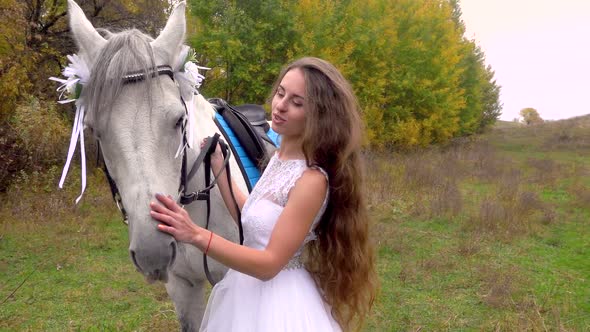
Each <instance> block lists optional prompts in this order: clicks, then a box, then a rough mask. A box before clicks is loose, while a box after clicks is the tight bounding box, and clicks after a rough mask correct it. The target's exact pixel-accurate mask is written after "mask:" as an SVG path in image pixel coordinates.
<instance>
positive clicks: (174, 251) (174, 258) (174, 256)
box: [168, 241, 176, 267]
mask: <svg viewBox="0 0 590 332" xmlns="http://www.w3.org/2000/svg"><path fill="white" fill-rule="evenodd" d="M170 247H172V257H171V258H170V263H168V267H172V264H174V260H176V242H175V241H172V242H171V243H170Z"/></svg>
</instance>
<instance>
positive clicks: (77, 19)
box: [68, 0, 187, 281]
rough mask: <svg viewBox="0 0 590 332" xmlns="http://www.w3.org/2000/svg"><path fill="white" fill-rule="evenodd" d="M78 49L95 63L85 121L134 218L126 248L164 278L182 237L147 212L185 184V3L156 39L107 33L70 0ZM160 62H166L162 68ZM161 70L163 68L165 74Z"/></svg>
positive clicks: (142, 267)
mask: <svg viewBox="0 0 590 332" xmlns="http://www.w3.org/2000/svg"><path fill="white" fill-rule="evenodd" d="M68 11H69V17H70V27H71V30H72V33H73V36H74V39H75V41H76V44H77V46H78V48H79V53H78V54H79V55H80V57H81V58H82V59H84V61H85V62H86V64H87V66H88V68H90V78H89V80H88V82H87V83H86V84H85V85H84V89H83V90H82V95H81V98H83V100H84V102H85V105H86V110H87V111H86V116H85V118H84V125H85V126H86V128H88V129H90V130H91V132H92V134H93V136H94V137H95V138H96V140H97V141H98V142H99V143H100V147H101V149H102V154H103V157H104V161H105V165H106V167H107V169H108V172H109V174H110V176H111V177H112V179H113V180H114V183H116V186H117V187H118V189H119V193H120V196H121V200H122V203H123V205H124V206H125V210H126V213H127V216H128V224H129V241H130V244H129V252H130V255H131V258H132V260H133V262H134V264H135V265H136V267H137V269H138V270H139V271H140V272H142V273H143V274H144V275H145V276H146V277H147V278H148V280H163V281H166V280H167V275H168V270H169V269H170V267H171V266H172V264H173V263H174V260H175V257H176V253H177V243H176V242H175V240H174V238H173V237H171V236H169V235H167V234H164V233H162V232H159V231H158V230H157V229H156V225H157V223H156V222H155V221H154V220H153V219H152V218H151V217H150V209H149V202H150V201H153V200H154V195H155V193H167V194H173V195H176V194H177V193H178V190H179V186H180V178H181V168H182V157H178V153H177V152H178V150H179V145H180V144H184V143H182V142H183V128H184V123H185V122H186V117H187V113H186V109H185V106H184V103H183V101H182V99H181V97H180V91H179V88H178V86H177V84H176V83H175V82H174V80H173V73H172V71H171V70H170V71H167V70H166V68H170V69H172V68H174V66H175V62H177V61H178V60H177V58H178V57H179V54H180V52H181V48H182V46H183V41H184V36H185V31H186V21H185V4H184V3H181V4H179V5H178V6H177V7H176V8H175V9H174V11H173V12H172V14H171V16H170V17H169V19H168V22H167V23H166V26H165V28H164V30H163V31H162V32H161V33H160V35H159V36H158V37H157V38H156V39H152V38H151V37H149V36H147V35H144V34H143V33H141V32H139V31H137V30H127V31H123V32H121V33H116V34H110V33H109V34H108V37H106V38H103V37H102V36H101V34H99V33H98V32H97V30H96V29H95V28H94V27H93V26H92V24H91V23H90V21H89V20H88V19H87V18H86V16H85V15H84V13H83V11H82V10H81V8H80V7H79V6H78V5H77V4H76V3H75V2H74V1H73V0H68ZM162 68H165V69H164V70H162ZM162 73H164V75H162Z"/></svg>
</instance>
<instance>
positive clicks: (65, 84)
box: [49, 54, 90, 204]
mask: <svg viewBox="0 0 590 332" xmlns="http://www.w3.org/2000/svg"><path fill="white" fill-rule="evenodd" d="M67 58H68V60H70V63H69V65H68V66H67V67H65V68H64V70H63V72H62V75H63V76H65V77H67V78H66V79H62V78H57V77H50V78H49V79H50V80H52V81H57V82H60V83H62V84H61V85H60V86H59V87H58V88H57V91H58V92H60V94H59V98H60V100H58V103H60V104H66V103H71V102H76V116H75V117H74V125H73V127H72V136H71V137H70V147H69V149H68V157H67V159H66V164H65V165H64V169H63V171H62V173H61V178H60V180H59V188H63V184H64V181H65V179H66V175H67V174H68V169H69V168H70V163H71V162H72V157H73V156H74V152H75V151H76V145H77V144H78V140H80V163H81V167H82V170H81V176H82V190H81V192H80V196H78V198H76V204H78V202H79V201H80V199H82V195H84V190H86V149H85V148H84V116H85V113H86V108H85V107H84V99H83V98H80V96H79V95H77V94H79V93H80V91H81V89H82V88H81V86H79V85H85V84H86V83H88V79H89V78H90V69H88V65H87V64H86V62H85V61H84V59H82V58H80V57H79V56H78V55H76V54H73V55H68V56H67ZM66 93H67V96H66V95H65V94H66Z"/></svg>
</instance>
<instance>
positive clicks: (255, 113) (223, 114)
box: [209, 98, 279, 191]
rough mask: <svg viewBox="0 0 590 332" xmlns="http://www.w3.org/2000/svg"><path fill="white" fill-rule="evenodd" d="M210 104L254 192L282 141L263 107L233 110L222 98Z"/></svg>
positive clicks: (240, 107) (244, 106)
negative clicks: (271, 126) (272, 127)
mask: <svg viewBox="0 0 590 332" xmlns="http://www.w3.org/2000/svg"><path fill="white" fill-rule="evenodd" d="M209 103H211V105H212V106H213V108H214V109H215V111H216V114H215V120H214V121H215V124H216V125H217V127H218V128H219V130H220V131H221V133H222V134H223V136H224V138H225V140H226V141H227V142H228V143H229V146H230V148H231V149H232V152H233V153H234V156H236V161H237V162H238V165H239V166H240V170H241V172H242V175H244V178H246V179H248V181H246V185H247V187H248V191H252V188H254V185H255V184H256V182H257V181H258V179H259V178H260V176H261V174H262V172H263V171H264V168H265V167H266V165H267V164H268V160H269V159H270V156H271V155H272V153H273V152H274V151H275V150H276V148H277V147H278V146H279V137H278V134H277V133H276V132H274V131H273V130H272V129H271V128H270V125H269V124H268V122H267V121H266V112H265V110H264V108H263V107H262V106H260V105H255V104H244V105H239V106H231V105H229V104H228V103H227V102H226V101H225V100H223V99H221V98H211V99H209Z"/></svg>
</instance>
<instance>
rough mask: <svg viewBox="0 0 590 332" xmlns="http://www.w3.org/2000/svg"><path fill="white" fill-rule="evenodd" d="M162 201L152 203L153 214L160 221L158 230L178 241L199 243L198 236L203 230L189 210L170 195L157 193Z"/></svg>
mask: <svg viewBox="0 0 590 332" xmlns="http://www.w3.org/2000/svg"><path fill="white" fill-rule="evenodd" d="M156 199H157V200H158V201H159V202H160V203H161V204H158V203H156V202H151V203H150V208H151V210H152V211H151V212H150V214H151V216H152V217H153V218H154V219H156V220H157V221H160V222H161V224H158V230H160V231H162V232H165V233H168V234H170V235H172V236H173V237H174V238H175V239H176V241H180V242H187V243H192V244H194V245H196V244H197V237H198V235H199V233H200V231H201V230H202V229H201V227H199V226H197V225H195V224H194V223H193V221H192V220H191V218H190V216H189V215H188V212H186V210H185V209H183V208H181V207H180V206H178V204H176V202H175V201H174V200H172V199H171V198H170V197H167V196H164V195H162V194H156Z"/></svg>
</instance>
